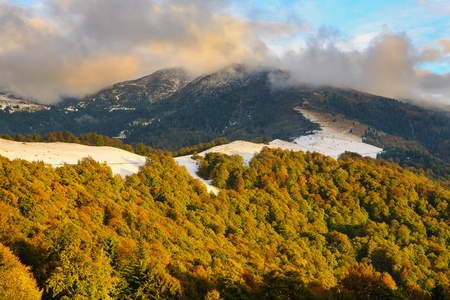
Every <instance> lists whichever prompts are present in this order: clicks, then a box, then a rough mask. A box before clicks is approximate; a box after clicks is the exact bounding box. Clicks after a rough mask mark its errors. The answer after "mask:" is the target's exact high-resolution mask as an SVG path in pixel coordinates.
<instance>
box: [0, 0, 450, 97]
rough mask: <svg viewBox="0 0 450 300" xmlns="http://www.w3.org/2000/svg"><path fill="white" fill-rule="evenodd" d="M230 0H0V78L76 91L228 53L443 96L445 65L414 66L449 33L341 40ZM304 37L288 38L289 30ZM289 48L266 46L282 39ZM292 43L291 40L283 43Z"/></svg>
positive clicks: (321, 78) (207, 63) (390, 93)
mask: <svg viewBox="0 0 450 300" xmlns="http://www.w3.org/2000/svg"><path fill="white" fill-rule="evenodd" d="M231 4H233V1H231V0H230V1H219V0H214V1H208V0H194V1H182V0H167V1H166V0H132V1H122V0H93V1H83V0H48V1H45V2H43V3H41V4H35V5H19V4H13V3H9V2H5V1H1V0H0V28H2V30H0V87H1V88H3V89H7V90H10V91H12V92H14V93H16V94H17V95H19V96H22V97H26V98H31V99H35V100H36V101H39V102H42V103H56V102H58V101H59V100H60V99H61V97H64V96H72V97H82V96H84V95H86V94H89V93H94V92H96V91H98V90H99V89H101V88H103V87H105V86H108V85H111V84H113V83H115V82H118V81H121V80H129V79H132V78H137V77H140V76H145V75H148V74H150V73H152V72H154V71H156V70H158V69H161V68H167V67H178V66H182V67H184V68H186V69H187V70H188V71H190V72H192V73H194V74H201V73H207V72H213V71H216V70H218V69H219V68H221V67H225V66H227V65H229V64H232V63H247V64H250V65H265V66H270V67H278V68H283V69H287V70H289V71H290V72H291V73H292V75H293V76H292V78H293V83H303V82H306V83H310V84H315V85H333V86H338V87H350V88H354V89H359V90H362V91H366V92H369V93H374V94H378V95H382V96H387V97H393V98H401V99H412V100H413V101H421V102H422V103H424V102H430V103H431V104H432V105H435V104H449V99H450V75H449V73H444V74H436V73H433V72H431V71H427V70H422V69H421V68H420V66H421V65H423V64H424V63H430V62H439V61H442V60H443V59H445V58H446V57H448V56H449V55H450V39H448V40H445V39H442V40H439V41H437V42H436V44H435V45H434V46H431V45H429V46H423V47H421V48H418V47H416V46H414V45H413V42H412V41H411V40H410V39H409V38H408V35H407V33H397V32H390V31H389V30H387V29H384V30H383V31H381V33H380V34H379V35H378V36H376V37H375V38H374V39H373V40H372V41H371V43H370V44H369V45H368V46H367V47H366V48H365V49H363V50H348V49H347V50H343V49H345V47H342V39H341V36H340V33H339V31H338V30H336V29H334V28H327V27H322V28H320V29H318V30H317V32H311V30H310V29H309V28H308V27H307V26H305V24H301V22H297V23H295V24H294V25H293V23H292V22H291V23H289V22H280V21H276V22H270V21H267V20H262V19H255V18H253V19H252V18H243V17H238V16H236V15H233V13H232V12H230V7H231ZM299 36H300V37H302V38H304V40H305V41H306V42H305V43H299V44H298V46H296V44H295V43H293V42H292V40H295V38H298V37H299ZM289 39H291V41H290V42H289V43H288V44H289V45H290V46H289V48H283V47H281V48H282V49H283V50H282V51H280V50H278V51H274V49H275V48H276V47H277V45H283V43H284V42H285V41H286V40H289ZM292 45H294V46H292Z"/></svg>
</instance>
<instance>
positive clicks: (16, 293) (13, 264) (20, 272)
mask: <svg viewBox="0 0 450 300" xmlns="http://www.w3.org/2000/svg"><path fill="white" fill-rule="evenodd" d="M41 296H42V291H40V290H39V289H38V287H37V284H36V280H35V279H34V277H33V275H32V274H31V272H30V268H29V267H26V266H24V265H23V264H22V263H20V261H19V259H18V258H17V256H15V255H14V254H13V253H12V252H11V250H10V249H9V248H8V247H6V246H5V245H3V244H2V243H0V299H9V300H16V299H17V300H22V299H29V300H35V299H36V300H37V299H41Z"/></svg>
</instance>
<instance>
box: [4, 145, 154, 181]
mask: <svg viewBox="0 0 450 300" xmlns="http://www.w3.org/2000/svg"><path fill="white" fill-rule="evenodd" d="M0 155H2V156H5V157H7V158H9V159H16V158H19V159H24V160H27V161H31V162H32V161H42V162H44V163H46V164H50V165H52V166H53V167H60V166H63V165H64V164H70V165H73V164H77V163H78V161H79V160H81V159H83V158H85V157H92V159H94V160H96V161H98V162H106V164H107V165H108V166H110V167H111V170H112V172H113V173H114V174H119V175H121V176H122V177H125V176H127V175H131V174H134V173H137V172H138V171H139V167H141V166H143V165H144V164H145V162H146V157H144V156H140V155H137V154H134V153H131V152H128V151H125V150H121V149H118V148H113V147H93V146H85V145H79V144H70V143H22V142H15V141H8V140H4V139H0Z"/></svg>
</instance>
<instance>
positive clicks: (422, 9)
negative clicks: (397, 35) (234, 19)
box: [232, 0, 450, 73]
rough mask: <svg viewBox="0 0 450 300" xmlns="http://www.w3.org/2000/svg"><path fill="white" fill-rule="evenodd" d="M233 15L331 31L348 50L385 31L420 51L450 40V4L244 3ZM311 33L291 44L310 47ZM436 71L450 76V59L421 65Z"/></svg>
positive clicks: (402, 0) (388, 0)
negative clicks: (405, 38) (403, 37)
mask: <svg viewBox="0 0 450 300" xmlns="http://www.w3.org/2000/svg"><path fill="white" fill-rule="evenodd" d="M232 13H234V14H236V15H239V16H240V17H243V18H248V19H249V20H255V19H264V20H266V21H277V22H282V23H283V22H286V23H290V24H294V25H298V26H301V27H307V28H308V30H309V32H312V33H314V32H316V31H317V30H318V29H319V28H320V27H323V26H326V27H331V28H334V29H336V30H337V31H338V32H339V37H338V39H339V40H340V44H341V45H342V46H344V45H347V46H348V47H350V48H356V49H363V48H365V47H367V46H368V45H369V43H370V41H371V38H373V37H375V36H377V35H378V34H380V32H382V31H383V30H389V31H392V32H402V33H406V35H407V36H408V37H409V38H410V39H411V40H412V41H413V44H414V45H415V46H416V47H422V46H426V45H432V46H434V47H436V46H438V45H437V44H436V41H437V40H440V39H448V38H450V1H417V0H416V1H414V0H413V1H411V0H396V1H392V0H377V1H364V0H317V1H311V0H305V1H289V0H278V1H239V2H236V3H235V4H234V5H233V6H232ZM305 36H306V34H305V32H301V33H298V34H296V35H292V36H291V37H290V40H288V41H285V42H287V43H289V45H288V46H292V44H295V42H297V43H299V44H301V45H302V44H303V43H304V42H305ZM421 67H422V68H431V69H432V70H433V71H434V72H438V73H443V72H450V63H449V60H445V61H443V62H437V63H427V64H423V65H421Z"/></svg>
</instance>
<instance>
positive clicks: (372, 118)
mask: <svg viewBox="0 0 450 300" xmlns="http://www.w3.org/2000/svg"><path fill="white" fill-rule="evenodd" d="M288 83H289V73H287V72H285V71H282V70H279V69H271V68H262V67H260V68H250V67H247V66H244V65H232V66H229V67H227V68H224V69H222V70H219V71H218V72H215V73H212V74H207V75H203V76H199V77H196V78H191V77H190V76H189V75H188V74H187V73H186V72H184V71H183V70H182V69H166V70H160V71H157V72H155V73H153V74H151V75H149V76H146V77H143V78H140V79H137V80H131V81H126V82H121V83H117V84H115V85H113V86H112V87H109V88H106V89H104V90H102V91H100V92H98V93H96V94H94V95H90V96H87V97H85V98H83V99H81V100H74V99H72V100H68V101H64V102H63V103H60V104H59V105H55V106H51V107H49V108H48V109H45V110H40V111H35V112H26V111H17V112H11V111H10V112H6V111H0V117H1V118H0V132H1V133H4V134H9V135H15V134H17V133H20V134H22V135H29V134H35V133H37V134H39V135H45V134H48V133H50V132H54V131H62V130H68V131H70V132H72V133H73V134H81V133H85V132H96V133H98V134H102V135H106V136H109V137H118V138H121V139H122V140H123V141H124V142H125V143H129V144H137V143H139V142H142V143H144V144H146V145H149V146H152V147H155V148H164V149H168V150H176V149H179V148H180V147H185V146H192V145H196V144H199V143H201V142H203V143H205V142H209V141H211V140H213V139H215V138H218V137H226V138H227V139H228V140H230V141H233V140H238V139H243V140H251V139H254V138H257V137H269V138H271V139H283V140H294V139H295V138H297V137H299V136H301V135H305V134H307V133H308V132H311V131H313V130H317V129H319V126H318V125H317V124H316V123H313V122H311V121H310V120H308V119H307V118H305V117H304V116H303V115H302V114H301V113H299V111H298V110H296V108H297V107H302V108H303V109H307V110H310V111H316V112H323V113H329V114H334V115H342V116H344V117H346V118H347V119H349V120H353V121H355V122H361V123H364V124H366V125H368V126H369V127H370V128H368V129H367V130H366V132H364V133H363V134H362V135H364V136H365V138H366V140H367V141H368V142H371V143H373V144H375V145H377V146H379V147H385V148H390V149H393V150H392V151H394V150H395V149H398V148H401V149H404V150H402V151H413V152H414V153H412V155H418V156H423V155H424V154H426V155H430V159H434V158H438V159H440V160H442V161H445V162H450V151H448V149H449V148H450V118H449V116H448V113H445V112H439V111H432V110H428V109H425V108H420V107H417V106H413V105H410V104H407V103H403V102H400V101H397V100H394V99H389V98H384V97H380V96H376V95H370V94H366V93H363V92H359V91H355V90H350V89H338V88H332V87H311V86H306V85H290V84H288ZM395 151H397V152H398V150H395ZM397 152H395V153H397ZM389 153H394V152H389ZM396 155H397V154H396ZM402 155H403V156H404V157H405V162H406V160H407V157H410V156H411V153H409V152H408V153H406V152H403V153H402Z"/></svg>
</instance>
